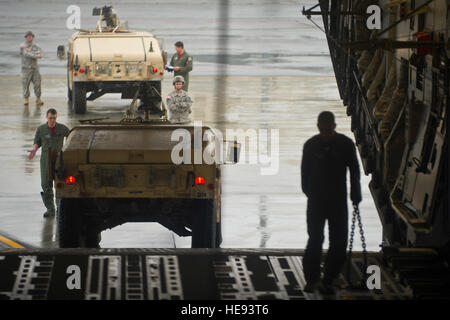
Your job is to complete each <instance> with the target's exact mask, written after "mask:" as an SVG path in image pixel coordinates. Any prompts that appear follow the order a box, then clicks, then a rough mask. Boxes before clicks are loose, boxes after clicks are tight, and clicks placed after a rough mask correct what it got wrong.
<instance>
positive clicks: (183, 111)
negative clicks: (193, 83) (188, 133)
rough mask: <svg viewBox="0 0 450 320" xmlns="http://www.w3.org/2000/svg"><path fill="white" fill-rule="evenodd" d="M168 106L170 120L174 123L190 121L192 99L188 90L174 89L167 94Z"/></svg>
mask: <svg viewBox="0 0 450 320" xmlns="http://www.w3.org/2000/svg"><path fill="white" fill-rule="evenodd" d="M166 104H167V108H168V109H169V121H170V122H173V123H182V122H190V121H191V120H190V119H189V114H190V113H191V105H192V99H191V97H189V96H188V94H187V92H186V91H184V90H181V93H177V91H176V90H174V91H172V92H171V93H170V94H169V95H168V96H167V103H166Z"/></svg>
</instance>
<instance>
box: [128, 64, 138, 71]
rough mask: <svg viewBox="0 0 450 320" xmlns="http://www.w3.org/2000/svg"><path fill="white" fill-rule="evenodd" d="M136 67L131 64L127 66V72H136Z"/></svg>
mask: <svg viewBox="0 0 450 320" xmlns="http://www.w3.org/2000/svg"><path fill="white" fill-rule="evenodd" d="M137 69H138V68H137V65H132V64H130V65H129V66H128V70H130V72H137Z"/></svg>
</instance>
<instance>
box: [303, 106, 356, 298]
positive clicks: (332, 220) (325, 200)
mask: <svg viewBox="0 0 450 320" xmlns="http://www.w3.org/2000/svg"><path fill="white" fill-rule="evenodd" d="M317 127H318V128H319V131H320V134H318V135H315V136H314V137H312V138H310V139H309V140H308V141H306V143H305V145H304V147H303V158H302V166H301V175H302V189H303V192H304V193H305V194H306V196H307V197H308V207H307V225H308V235H309V240H308V244H307V246H306V251H305V255H304V257H303V271H304V274H305V278H306V282H307V285H306V288H305V291H309V292H312V291H314V289H315V287H316V285H317V284H318V282H319V280H320V262H321V257H322V243H323V240H324V235H323V230H324V226H325V220H328V230H329V249H328V253H327V256H326V259H325V272H324V278H323V280H322V286H321V291H323V293H333V292H334V290H333V287H332V282H333V280H334V279H335V278H336V277H337V276H338V275H339V273H340V271H341V269H342V266H343V264H344V263H345V258H346V248H347V236H348V218H347V216H348V212H347V183H346V175H347V167H348V168H349V169H350V181H351V191H350V198H351V200H352V202H353V204H354V205H357V204H358V203H360V202H361V186H360V183H359V179H360V173H359V165H358V159H357V158H356V151H355V145H354V144H353V141H352V140H351V139H349V138H347V137H346V136H345V135H343V134H339V133H337V132H336V131H335V128H336V124H335V121H334V115H333V113H331V112H329V111H324V112H322V113H320V114H319V117H318V123H317Z"/></svg>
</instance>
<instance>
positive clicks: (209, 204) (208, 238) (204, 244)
mask: <svg viewBox="0 0 450 320" xmlns="http://www.w3.org/2000/svg"><path fill="white" fill-rule="evenodd" d="M196 209H197V210H196V212H195V216H194V217H193V221H192V222H193V223H192V242H191V247H192V248H216V247H217V242H218V241H217V239H216V235H217V223H216V205H215V201H214V200H212V199H207V200H197V205H196Z"/></svg>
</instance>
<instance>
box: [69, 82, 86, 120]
mask: <svg viewBox="0 0 450 320" xmlns="http://www.w3.org/2000/svg"><path fill="white" fill-rule="evenodd" d="M72 89H73V90H72V102H73V110H74V111H75V113H76V114H85V113H86V85H85V84H84V83H77V82H73V84H72Z"/></svg>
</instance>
